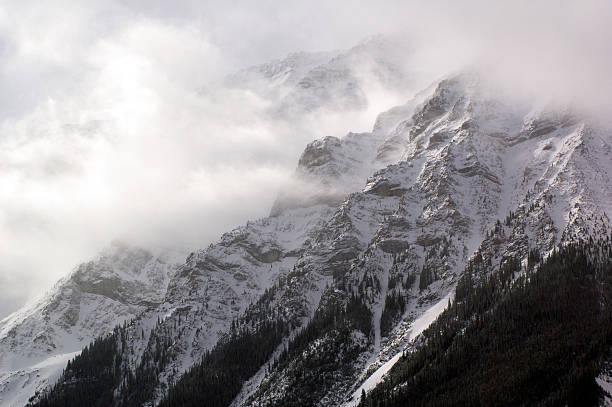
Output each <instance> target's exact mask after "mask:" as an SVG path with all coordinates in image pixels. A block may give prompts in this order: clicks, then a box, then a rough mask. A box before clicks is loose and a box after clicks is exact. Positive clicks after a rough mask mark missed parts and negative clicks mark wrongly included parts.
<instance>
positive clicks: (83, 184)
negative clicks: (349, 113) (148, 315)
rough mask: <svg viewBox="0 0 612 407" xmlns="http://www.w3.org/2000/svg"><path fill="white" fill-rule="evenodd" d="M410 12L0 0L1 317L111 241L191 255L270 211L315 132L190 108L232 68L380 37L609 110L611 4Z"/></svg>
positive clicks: (437, 68)
mask: <svg viewBox="0 0 612 407" xmlns="http://www.w3.org/2000/svg"><path fill="white" fill-rule="evenodd" d="M493 3H494V4H493ZM423 4H424V2H406V1H383V2H374V1H373V2H355V1H318V0H317V1H301V2H298V1H283V2H278V1H262V0H259V1H196V0H193V1H191V0H187V1H172V2H169V1H162V0H159V1H155V0H142V1H138V0H134V1H126V0H124V1H118V0H116V1H104V2H101V1H83V0H81V1H60V0H58V1H44V2H43V1H28V0H20V1H9V0H0V318H1V317H3V316H5V315H7V314H8V313H9V312H11V311H14V310H15V309H17V308H18V307H19V306H21V305H22V304H23V303H24V302H25V301H26V300H27V299H28V298H31V297H32V296H34V295H37V294H40V293H41V292H43V291H44V290H46V289H48V288H49V287H50V286H51V285H52V284H53V282H54V281H56V280H57V279H58V278H59V277H61V276H63V275H66V274H67V273H68V272H69V271H70V270H71V269H72V267H73V266H75V265H76V264H77V263H78V262H80V261H84V260H87V259H89V258H91V257H92V256H94V255H95V254H96V253H97V252H98V251H99V250H100V249H101V248H102V247H104V246H105V245H106V244H108V242H110V241H111V240H112V239H115V238H124V239H127V240H134V241H135V242H138V243H143V244H147V243H150V244H176V245H179V246H181V245H184V246H189V247H205V246H207V245H208V244H209V243H210V242H211V241H212V240H214V239H215V238H216V237H217V236H219V234H220V233H221V232H223V231H225V230H227V229H229V228H231V227H234V226H237V225H239V224H241V223H243V222H244V221H246V220H247V219H249V218H258V217H262V216H265V215H266V214H267V213H268V210H269V207H270V205H271V203H272V201H273V199H274V197H275V194H276V191H277V190H278V188H279V186H280V185H281V184H282V183H283V182H284V181H285V180H286V179H287V177H288V176H289V175H290V173H291V171H292V170H293V168H294V167H295V164H296V160H297V157H298V155H299V153H300V152H301V150H302V149H303V147H304V144H305V143H306V142H308V141H309V140H310V139H311V138H312V137H313V135H312V134H311V133H309V132H300V131H297V130H296V129H287V128H282V129H279V128H277V127H276V126H275V125H274V123H270V122H267V121H265V120H264V119H262V116H261V115H260V113H261V110H260V109H261V108H262V105H265V101H261V100H257V99H245V98H244V97H243V96H244V95H239V96H236V99H232V97H228V98H224V99H211V98H207V97H206V96H203V95H201V94H198V90H200V89H202V87H203V86H206V85H207V84H210V83H214V82H215V81H217V80H219V79H220V78H222V77H224V76H225V75H227V74H229V73H232V72H235V71H237V70H239V69H241V68H244V67H246V66H249V65H252V64H256V63H260V62H264V61H267V60H270V59H275V58H280V57H283V56H285V55H286V54H288V53H290V52H293V51H300V50H307V51H315V50H334V49H343V48H348V47H351V46H353V45H355V44H357V43H358V42H360V41H361V40H362V39H363V38H365V37H367V36H370V35H373V34H379V33H383V34H389V35H396V36H398V35H399V36H402V37H405V38H406V39H407V40H409V42H410V43H411V44H412V45H414V55H416V56H417V57H418V64H419V65H420V66H419V69H421V70H423V71H429V72H436V73H438V72H450V71H453V70H456V69H460V68H462V67H464V66H466V65H470V66H474V65H476V66H478V67H480V68H481V69H483V70H484V71H486V72H487V73H488V74H490V76H491V78H492V79H494V80H497V81H499V82H500V83H502V84H506V85H507V86H508V88H509V89H512V91H513V92H514V93H515V94H516V95H517V97H522V98H528V97H532V96H533V95H539V96H541V95H546V96H547V97H549V98H557V99H562V100H568V101H572V103H577V104H579V105H581V106H586V108H587V109H589V110H590V111H592V112H596V113H597V114H600V116H601V117H605V116H606V113H607V112H608V111H609V109H610V106H611V104H610V95H612V85H611V82H610V81H611V79H610V71H611V69H610V68H611V64H610V61H611V60H612V57H611V53H610V49H611V47H610V43H611V40H612V38H611V33H610V30H611V28H610V24H609V22H610V21H612V12H611V8H612V6H611V3H610V2H605V1H593V2H569V1H568V2H565V1H541V2H538V1H535V2H527V1H525V2H521V1H509V2H507V3H506V4H502V3H501V2H485V1H482V2H476V1H472V2H454V1H452V2H451V1H449V2H442V1H440V2H433V3H432V2H428V5H427V6H424V5H423ZM416 70H417V69H416V68H415V71H416ZM409 97H410V95H406V99H408V98H409ZM388 107H390V106H384V104H381V106H380V109H383V108H388ZM376 108H379V106H376ZM368 120H369V118H368ZM368 126H369V125H368V124H367V123H366V122H363V123H356V122H355V121H354V120H351V121H350V122H347V123H344V122H342V120H340V122H338V121H331V122H330V123H328V124H326V125H322V126H321V128H320V129H319V131H320V133H321V134H317V135H316V136H323V135H327V133H329V135H335V136H341V135H342V134H344V133H346V132H348V131H350V130H356V131H365V130H368ZM355 127H362V128H355ZM292 130H293V131H292ZM298 130H299V129H298Z"/></svg>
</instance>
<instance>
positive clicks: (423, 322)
mask: <svg viewBox="0 0 612 407" xmlns="http://www.w3.org/2000/svg"><path fill="white" fill-rule="evenodd" d="M453 294H454V293H453V292H452V291H451V292H449V293H448V294H447V295H446V296H445V297H444V298H442V299H441V300H440V301H438V302H437V303H436V304H434V305H433V306H432V307H431V308H429V309H428V310H427V311H425V312H424V313H423V315H421V316H420V317H419V318H417V319H416V320H415V321H414V322H413V323H412V324H411V329H410V341H413V340H414V339H415V338H416V337H417V336H419V335H420V334H421V333H422V332H423V331H424V330H425V329H427V327H428V326H429V325H431V323H432V322H433V321H435V320H436V318H437V317H438V315H440V314H441V313H442V311H444V309H445V308H446V307H447V305H448V301H449V300H450V299H451V298H452V296H453ZM403 353H404V350H403V349H402V350H401V351H400V352H397V353H396V354H395V355H394V356H393V357H392V358H391V359H389V360H388V361H387V362H385V363H384V364H383V365H382V366H381V367H379V368H378V369H377V370H376V371H375V372H374V373H372V375H371V376H370V377H368V378H367V379H366V381H365V382H363V384H362V385H361V386H359V388H358V389H357V390H355V392H354V393H353V396H352V397H351V400H350V401H349V402H347V403H346V404H345V405H344V406H345V407H353V406H356V405H357V404H359V400H360V399H361V392H362V390H364V391H366V392H369V391H371V390H372V389H373V388H374V387H376V385H377V384H378V383H380V382H381V381H382V380H383V378H384V376H385V375H386V374H387V372H389V370H391V368H392V367H393V366H394V365H395V363H397V361H398V360H399V359H400V358H401V357H402V355H403Z"/></svg>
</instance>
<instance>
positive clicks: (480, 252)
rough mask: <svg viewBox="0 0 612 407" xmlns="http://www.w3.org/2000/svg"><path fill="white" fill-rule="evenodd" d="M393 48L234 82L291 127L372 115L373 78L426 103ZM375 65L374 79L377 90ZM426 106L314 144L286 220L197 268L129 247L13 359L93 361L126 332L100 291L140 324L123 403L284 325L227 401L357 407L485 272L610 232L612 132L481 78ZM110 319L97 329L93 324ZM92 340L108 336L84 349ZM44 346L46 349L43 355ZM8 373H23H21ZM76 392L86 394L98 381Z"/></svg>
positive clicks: (50, 310)
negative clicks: (90, 352) (318, 116)
mask: <svg viewBox="0 0 612 407" xmlns="http://www.w3.org/2000/svg"><path fill="white" fill-rule="evenodd" d="M373 44H374V45H373ZM389 48H392V45H391V44H389V43H387V42H385V41H384V40H382V39H373V40H371V41H369V42H365V43H364V44H361V45H359V46H357V47H355V48H353V49H351V50H349V51H346V52H336V53H320V54H294V55H292V56H290V57H289V58H287V59H286V60H283V61H277V62H274V63H270V64H265V65H262V66H259V67H255V68H252V69H250V70H246V71H243V72H240V73H238V74H236V76H235V77H233V78H232V79H231V81H230V82H231V83H232V84H234V85H235V86H243V87H249V86H250V87H252V88H253V89H256V90H257V91H258V92H268V93H267V94H273V95H274V97H275V98H277V100H278V103H276V104H275V105H274V106H275V107H274V109H272V110H273V111H274V112H273V113H274V114H281V115H287V116H288V117H291V115H297V114H307V112H309V111H312V110H313V109H318V108H319V107H325V108H330V106H333V109H360V108H363V104H364V103H367V95H368V91H367V89H369V88H368V86H369V84H367V83H366V81H365V79H364V78H366V77H367V78H372V77H374V78H377V82H378V84H379V85H380V86H382V85H384V86H389V87H397V88H402V87H405V88H406V89H407V88H408V87H409V86H408V85H407V83H409V82H410V80H409V78H410V75H408V74H407V73H406V71H405V69H406V67H404V66H402V65H401V63H400V62H398V61H399V60H396V59H395V57H394V55H396V53H395V52H391V51H390V50H389ZM394 51H397V50H394ZM389 56H391V57H389ZM364 61H365V64H364ZM381 61H382V62H381ZM394 61H395V62H394ZM356 66H359V69H356V68H355V69H352V67H356ZM364 66H366V67H367V68H368V70H369V71H368V72H369V73H368V75H364V76H360V72H362V69H364V68H363V67H364ZM372 72H374V74H372ZM381 84H382V85H381ZM379 85H377V86H379ZM406 92H407V93H406V98H405V99H406V100H409V101H408V102H407V103H405V104H403V105H400V106H396V107H393V108H391V109H389V110H387V111H385V112H382V113H380V114H379V116H378V118H377V120H376V121H375V123H373V124H372V131H370V132H365V133H348V134H347V135H346V136H344V137H342V138H337V137H326V138H324V139H321V140H315V141H313V142H312V143H310V144H308V146H306V149H305V150H304V152H303V154H302V156H301V157H300V159H299V161H298V165H297V169H296V171H295V174H294V175H293V177H292V179H291V181H290V182H289V183H288V185H287V186H286V187H285V188H284V189H282V190H281V191H280V193H279V195H278V197H277V199H276V201H275V203H274V205H273V207H272V209H271V212H270V216H269V217H266V218H262V219H259V220H256V221H252V222H248V223H247V224H246V225H245V226H242V227H239V228H237V229H235V230H233V231H231V232H228V233H226V234H224V235H223V236H221V238H220V239H219V241H217V242H216V243H214V244H212V245H210V246H209V247H208V248H206V249H202V250H198V251H196V252H194V253H191V254H190V255H188V256H187V258H186V260H185V261H184V263H183V264H181V265H180V266H177V267H176V268H173V267H170V266H169V265H170V264H171V262H163V261H161V260H160V259H159V258H158V257H156V256H153V255H151V254H148V253H147V252H146V251H140V250H136V249H124V248H119V249H117V248H116V249H115V251H116V254H112V255H111V254H109V255H108V257H104V256H102V257H101V259H100V260H99V261H98V262H94V263H90V264H91V265H84V266H81V267H80V268H78V269H77V270H76V271H75V272H74V273H73V276H76V277H74V278H72V277H71V278H70V279H68V280H66V281H65V282H61V283H60V284H59V285H58V286H57V287H56V289H55V291H54V293H56V294H52V295H51V297H53V298H51V297H49V298H47V299H44V300H42V301H41V302H40V303H39V305H36V306H34V307H33V308H29V309H30V310H31V311H22V312H21V313H19V314H14V315H13V316H11V317H9V318H8V319H6V320H4V321H2V325H0V333H1V334H2V335H0V340H2V341H5V342H3V345H4V343H7V344H10V343H14V342H9V341H10V340H13V339H10V338H11V337H10V335H9V334H8V333H9V331H11V332H13V331H14V332H19V333H15V334H12V335H13V337H12V338H21V339H17V342H16V344H15V345H14V346H15V347H13V348H12V349H13V350H12V351H9V352H8V354H9V355H12V357H14V359H15V360H21V358H23V355H24V353H23V352H32V353H33V354H36V355H39V354H40V355H43V353H44V352H47V353H46V355H50V354H53V355H55V354H59V352H55V351H54V350H50V349H49V348H50V347H51V348H52V346H53V345H51V344H55V346H56V347H59V346H61V347H62V348H61V349H62V350H61V353H68V352H74V351H76V350H78V347H76V348H75V347H68V345H64V343H63V342H62V338H67V337H70V341H71V342H68V341H67V342H66V343H72V342H75V343H76V344H78V345H79V346H82V345H83V343H85V342H88V341H89V339H90V338H92V337H93V336H95V335H100V334H101V333H104V332H108V331H109V329H110V328H111V327H112V325H113V324H114V323H115V322H116V321H115V320H113V321H106V320H104V319H103V316H102V315H100V313H101V310H102V308H100V306H99V305H100V304H105V303H101V302H100V300H99V299H96V301H98V302H96V304H97V305H98V306H97V307H95V309H92V307H90V308H89V309H90V311H89V312H85V310H86V309H87V305H79V306H80V308H77V311H76V317H74V315H75V311H74V308H75V307H76V306H75V305H74V304H73V303H75V302H76V301H77V300H76V299H77V298H78V299H79V300H78V301H81V302H79V303H78V304H91V303H88V302H87V298H89V297H88V295H98V296H102V297H103V298H104V301H108V302H109V303H112V304H121V307H123V308H117V312H121V313H120V314H119V315H123V316H124V317H120V318H119V320H126V319H128V320H129V323H127V324H126V325H125V326H124V327H123V328H121V329H120V330H119V331H117V332H119V333H115V335H116V336H115V337H112V338H115V339H116V341H117V343H118V345H117V349H116V350H115V353H114V354H113V355H112V357H113V358H114V360H115V363H117V365H118V366H121V369H119V370H120V373H118V374H117V376H116V377H114V379H113V380H115V384H116V388H114V389H113V393H112V394H114V396H113V397H115V401H116V403H117V404H118V405H150V403H151V402H152V403H159V402H160V401H162V399H163V398H164V396H165V395H168V394H170V396H172V394H174V393H172V391H174V390H175V389H178V390H176V391H177V392H178V391H180V389H181V387H180V386H181V383H182V382H181V380H182V379H181V377H189V375H190V374H191V375H197V374H198V372H197V371H198V369H194V371H192V372H190V373H188V374H187V375H185V372H188V371H189V369H190V368H192V367H193V366H202V365H198V363H200V362H201V363H204V361H208V362H207V363H210V364H214V363H219V362H218V360H215V359H214V355H215V352H216V351H218V352H223V349H224V347H231V346H238V345H236V343H239V341H240V338H244V336H245V335H246V336H248V335H251V336H252V337H258V336H257V335H259V334H260V333H261V332H264V331H266V329H270V328H269V327H270V325H269V324H270V323H274V324H277V325H275V326H277V328H275V329H276V330H275V335H272V336H270V339H269V341H265V342H266V343H265V348H264V343H263V342H264V341H259V342H257V343H255V344H254V345H253V349H250V350H249V352H252V353H253V354H258V355H263V356H262V358H263V360H264V362H262V363H259V364H257V365H256V366H251V367H252V368H253V369H251V370H249V371H248V372H249V373H248V375H247V377H245V378H243V379H240V378H239V377H238V378H237V375H233V378H232V380H238V381H237V382H232V383H233V384H236V383H237V384H236V385H237V386H238V389H237V390H236V394H231V398H229V402H227V403H226V404H225V405H229V404H230V403H231V405H232V406H236V407H237V406H268V405H275V406H286V405H320V406H349V405H356V404H357V403H358V402H359V399H360V397H361V393H362V390H365V391H369V390H371V389H373V388H374V387H375V386H376V385H377V384H378V383H379V382H380V380H381V379H382V377H383V375H384V374H385V373H386V372H387V371H388V370H389V369H390V368H391V367H392V366H393V364H394V363H396V362H397V361H398V360H399V359H400V357H401V355H402V354H403V353H404V352H406V351H410V350H411V349H413V348H414V347H415V346H417V345H418V337H419V334H420V333H421V332H422V331H423V330H424V329H425V328H426V327H427V326H428V325H429V324H430V323H431V322H432V321H433V320H434V319H435V318H436V317H437V315H438V314H440V313H441V312H442V311H443V310H444V308H445V307H446V306H447V304H448V303H449V302H450V301H451V300H452V299H453V295H454V290H455V287H456V284H457V281H458V280H459V279H460V277H461V276H462V273H463V272H464V270H465V268H466V265H467V264H468V263H469V262H470V261H472V260H473V259H475V258H477V259H479V261H482V262H484V263H486V264H488V265H489V266H490V267H492V268H495V267H498V266H499V265H503V264H505V263H506V262H509V261H511V260H514V259H518V261H524V260H526V259H527V257H528V255H529V253H530V251H533V250H537V252H538V253H543V254H546V253H549V252H551V251H552V250H553V249H554V248H555V247H557V245H559V244H563V243H567V242H571V241H573V240H576V239H580V238H582V239H584V238H588V237H589V236H593V237H596V236H609V235H610V220H609V218H608V214H609V213H611V210H612V188H611V187H612V130H610V129H607V128H603V127H600V126H598V125H597V124H596V123H594V122H592V121H590V120H589V119H587V117H586V116H583V115H581V114H580V113H578V111H571V110H569V109H559V108H558V107H553V106H552V105H551V106H549V107H541V106H537V107H536V106H530V105H520V104H516V103H513V102H511V101H509V100H506V99H504V98H503V97H502V96H499V94H498V93H495V92H491V90H490V88H489V85H488V84H487V83H486V82H485V81H484V80H483V78H482V77H481V76H480V75H478V74H476V73H471V72H470V73H462V74H455V75H449V76H448V77H447V78H445V79H442V80H440V81H437V82H436V83H434V84H433V85H432V86H430V87H428V88H426V89H425V90H423V91H421V92H419V93H418V94H412V93H410V92H408V91H406ZM338 94H340V95H341V96H340V97H339V96H338ZM348 130H350V129H347V131H348ZM121 253H123V254H121ZM109 259H113V260H109ZM138 264H140V265H141V266H137V265H138ZM161 264H163V265H167V267H166V268H164V267H162V266H161ZM96 265H98V266H96ZM158 265H159V266H158ZM116 268H118V269H117V270H115V269H116ZM96 270H103V271H104V272H103V273H102V271H96ZM134 270H140V271H134ZM143 270H146V271H143ZM156 273H157V274H156ZM100 275H103V278H102V277H100ZM145 275H146V276H147V278H145ZM149 275H150V276H149ZM136 284H140V285H139V286H138V288H137V289H134V287H136V286H135V285H136ZM73 287H79V288H78V290H77V289H76V288H73ZM162 287H163V288H162ZM77 291H78V292H79V294H77ZM80 292H83V293H85V292H86V293H88V294H87V295H85V294H80ZM57 293H60V294H61V293H64V294H63V295H62V296H61V297H58V296H59V295H60V294H57ZM56 297H58V298H60V299H59V300H55V299H54V298H56ZM96 298H97V297H96ZM113 301H115V302H113ZM51 304H57V305H54V306H52V305H51ZM79 309H80V310H82V311H81V312H80V313H79V311H78V310H79ZM38 310H42V311H38ZM45 312H46V314H45ZM30 314H31V315H30ZM40 315H48V317H41V316H40ZM104 317H108V312H105V313H104ZM45 318H46V319H45ZM75 318H76V319H75ZM94 320H95V321H100V324H99V325H97V326H98V328H96V329H97V330H93V329H91V326H92V325H91V322H89V325H88V322H87V321H94ZM119 320H117V321H119ZM66 321H69V322H66ZM81 321H83V322H81ZM71 323H72V325H70V324H71ZM62 324H63V325H62ZM64 326H67V328H65V329H64V328H61V327H64ZM77 326H78V327H80V328H78V329H83V330H86V329H89V330H86V331H84V332H86V334H85V333H82V334H74V333H73V332H77V331H78V329H77V328H76V327H77ZM60 328H61V329H64V331H60V332H61V333H58V334H57V335H58V336H53V335H52V334H53V333H54V332H56V330H58V329H60ZM65 332H67V333H65ZM39 333H42V334H41V335H42V337H43V339H41V340H40V341H33V342H32V338H37V337H38V336H37V335H39ZM87 334H88V335H89V336H87ZM62 335H63V336H62ZM70 335H72V336H70ZM75 335H76V336H75ZM79 335H81V336H79ZM75 337H76V338H81V339H78V340H75V339H74V338H75ZM7 338H8V339H7ZM115 339H113V340H115ZM19 341H20V342H21V343H19ZM79 341H80V342H79ZM39 343H40V344H39ZM211 351H212V353H211ZM36 352H38V353H36ZM49 352H51V353H49ZM211 355H212V356H211ZM0 356H2V354H0ZM4 357H5V358H7V359H6V360H9V361H10V360H11V358H10V357H7V356H4ZM37 357H38V356H37ZM206 358H211V359H210V360H209V359H206ZM43 359H44V358H43V357H42V356H40V359H37V360H36V361H38V360H43ZM32 360H34V359H32ZM64 360H65V359H61V361H64ZM6 363H9V362H6ZM10 363H16V362H10ZM228 363H229V362H228ZM245 365H246V362H245ZM7 366H9V369H8V370H11V371H12V373H10V374H11V375H13V376H12V377H14V376H15V369H19V368H20V366H17V365H14V364H11V365H7ZM27 366H31V363H30V362H28V364H27ZM58 366H61V365H58ZM58 373H59V372H58V371H57V370H54V374H58ZM28 374H29V373H28ZM54 377H57V376H54ZM145 378H146V379H145ZM4 380H5V383H9V384H10V386H12V387H11V388H10V389H8V390H5V394H14V390H12V391H13V393H10V391H11V389H14V388H15V387H14V386H16V385H18V384H16V383H17V382H16V381H15V380H14V379H9V380H7V379H4ZM11 380H12V381H11ZM62 380H64V382H62V383H68V384H67V385H66V387H65V389H68V390H65V391H69V390H70V386H69V384H70V383H73V382H74V381H75V380H76V381H77V382H78V380H79V377H78V375H77V376H75V377H72V378H70V379H68V378H64V379H62ZM83 380H84V378H83ZM139 380H140V381H139ZM145 380H146V382H147V385H146V386H144V387H143V386H140V387H138V386H139V385H138V383H142V382H143V381H145ZM228 380H230V379H228ZM50 381H51V380H48V382H50ZM42 384H44V383H40V384H39V385H37V388H39V387H40V386H41V385H42ZM0 385H1V384H0ZM7 386H8V385H7V384H5V388H8V387H7ZM185 386H186V385H185ZM145 387H146V388H145ZM26 388H27V390H28V391H30V392H31V390H32V389H33V388H32V387H24V389H26ZM135 388H137V391H136V390H135ZM225 388H230V386H229V385H227V386H225ZM232 389H233V387H232ZM0 391H2V390H1V389H0ZM24 391H25V390H24ZM0 394H1V393H0ZM31 395H33V394H28V395H27V397H29V396H31ZM0 397H1V396H0ZM27 397H26V399H27ZM228 397H229V396H228ZM7 400H10V399H7ZM16 400H17V399H16ZM18 400H19V401H20V402H21V401H23V400H24V399H23V398H20V399H18ZM147 403H149V404H147ZM300 403H301V404H300Z"/></svg>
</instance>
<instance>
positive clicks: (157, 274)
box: [0, 243, 182, 406]
mask: <svg viewBox="0 0 612 407" xmlns="http://www.w3.org/2000/svg"><path fill="white" fill-rule="evenodd" d="M181 257H182V254H181V253H174V252H171V251H163V252H161V253H158V254H153V253H151V252H149V251H147V250H145V249H141V248H138V247H132V246H127V245H125V244H122V243H113V244H112V245H111V246H110V247H108V248H107V249H105V250H104V251H103V252H102V253H101V254H100V256H99V257H98V258H97V259H95V260H92V261H90V262H88V263H84V264H81V265H80V266H78V267H77V268H75V270H74V271H73V272H72V273H71V274H70V275H68V276H67V277H65V278H64V279H62V280H60V281H59V282H58V283H57V284H56V285H55V287H53V289H52V290H50V291H49V292H48V293H47V294H46V295H45V296H44V297H42V298H41V299H39V300H37V301H35V302H33V303H32V304H31V305H29V306H27V307H25V308H23V309H22V310H20V311H18V312H16V313H14V314H11V315H9V316H8V317H7V318H5V319H3V320H2V321H0V402H1V403H2V405H7V406H11V405H15V406H21V405H24V404H25V403H26V402H27V400H28V398H29V397H30V396H31V395H33V394H34V392H35V391H38V390H41V389H42V388H44V387H46V386H47V385H49V384H50V383H52V382H53V381H54V380H55V378H56V377H57V376H58V375H59V373H60V372H61V369H62V368H63V366H64V365H65V363H66V362H67V361H68V360H69V359H70V358H71V357H73V356H74V354H75V353H78V352H79V351H80V350H81V349H82V348H83V347H84V346H85V345H87V344H88V343H89V342H90V341H91V340H92V338H95V337H97V336H100V335H103V334H105V333H107V332H109V331H110V330H112V328H113V327H114V326H115V325H117V324H121V323H123V322H124V321H126V320H129V319H131V318H134V317H135V316H136V315H138V314H140V313H142V312H143V311H144V310H146V309H148V308H150V307H152V306H154V305H156V304H159V303H161V302H162V300H163V299H164V296H165V291H166V287H167V284H168V281H169V280H170V277H171V275H172V274H174V272H175V269H176V267H177V266H178V263H179V261H180V260H181Z"/></svg>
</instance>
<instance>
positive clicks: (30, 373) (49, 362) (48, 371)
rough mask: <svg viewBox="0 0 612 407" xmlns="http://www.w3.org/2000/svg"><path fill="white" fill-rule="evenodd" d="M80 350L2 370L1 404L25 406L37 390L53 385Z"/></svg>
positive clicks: (10, 406)
mask: <svg viewBox="0 0 612 407" xmlns="http://www.w3.org/2000/svg"><path fill="white" fill-rule="evenodd" d="M79 353H80V351H78V352H69V353H62V354H58V355H53V356H51V357H49V358H47V359H45V360H43V361H41V362H40V363H37V364H35V365H33V366H31V367H27V368H24V369H19V370H13V371H9V372H1V371H0V405H2V406H6V407H23V406H24V405H25V404H26V403H27V402H28V399H29V398H30V397H31V396H33V395H34V393H36V392H37V391H41V390H43V389H45V388H46V387H48V386H51V385H53V383H55V381H56V380H57V379H58V377H59V376H60V374H61V372H62V370H63V368H64V367H65V366H66V363H67V362H68V361H69V360H71V359H72V358H74V357H75V356H76V355H78V354H79Z"/></svg>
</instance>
